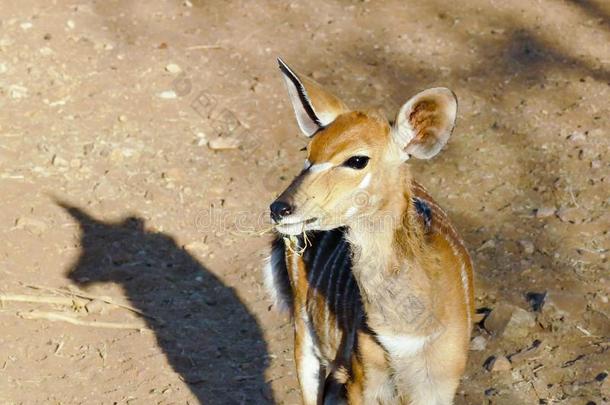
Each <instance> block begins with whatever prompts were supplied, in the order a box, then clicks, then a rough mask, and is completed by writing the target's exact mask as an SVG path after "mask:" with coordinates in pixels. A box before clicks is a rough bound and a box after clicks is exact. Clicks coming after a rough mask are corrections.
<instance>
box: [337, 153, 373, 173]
mask: <svg viewBox="0 0 610 405" xmlns="http://www.w3.org/2000/svg"><path fill="white" fill-rule="evenodd" d="M368 163H369V157H368V156H352V157H351V158H349V159H347V160H346V161H345V162H343V166H347V167H350V168H352V169H356V170H361V169H364V168H365V167H366V165H367V164H368Z"/></svg>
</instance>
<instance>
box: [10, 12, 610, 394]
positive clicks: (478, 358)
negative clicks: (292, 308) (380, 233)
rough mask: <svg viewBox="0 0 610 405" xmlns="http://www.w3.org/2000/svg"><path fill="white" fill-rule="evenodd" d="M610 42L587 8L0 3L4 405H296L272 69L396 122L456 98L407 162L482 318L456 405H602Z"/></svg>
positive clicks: (287, 139) (284, 174) (291, 163)
mask: <svg viewBox="0 0 610 405" xmlns="http://www.w3.org/2000/svg"><path fill="white" fill-rule="evenodd" d="M609 43H610V6H609V4H608V3H607V2H604V1H601V0H596V1H593V0H590V1H588V0H580V1H575V0H574V1H567V0H565V1H561V0H540V1H536V2H532V1H526V0H515V1H511V2H500V1H485V0H472V1H463V0H457V1H452V2H443V1H439V0H431V1H426V2H415V1H409V2H404V1H386V2H367V1H364V2H355V1H333V2H322V1H312V2H308V3H304V2H296V1H293V2H286V1H281V2H274V1H261V2H256V3H254V2H247V1H244V0H242V1H232V2H228V3H225V2H220V1H194V0H191V2H189V1H155V2H136V1H131V0H123V1H97V2H87V1H83V2H68V1H61V0H59V1H53V2H48V1H42V0H23V1H16V0H3V1H2V4H1V6H0V196H1V198H0V241H1V242H0V280H1V281H0V293H2V294H3V295H2V305H1V307H0V328H1V330H2V332H1V333H0V403H2V404H42V403H57V404H59V403H62V404H80V403H83V404H84V403H87V404H102V403H103V404H110V403H118V404H125V403H137V404H152V403H159V404H170V403H171V404H174V403H175V404H184V403H190V404H195V403H204V404H264V403H272V402H275V403H278V404H294V403H298V402H299V393H298V388H297V384H296V379H295V373H294V364H293V360H292V336H291V327H290V324H289V322H288V319H286V317H285V316H283V315H281V314H277V313H276V312H274V311H273V309H272V308H270V306H269V302H268V301H267V299H266V296H265V293H264V291H263V288H262V277H261V272H260V267H261V266H260V262H261V260H262V258H263V255H264V254H263V253H262V249H263V248H264V246H265V244H266V239H267V237H266V236H260V235H258V234H257V230H260V229H262V228H264V226H265V224H264V220H263V219H261V218H266V214H265V211H266V207H267V206H268V204H269V203H270V202H271V201H272V199H273V198H274V196H275V195H276V193H277V192H278V191H280V190H281V189H283V187H285V186H286V184H287V183H288V182H289V181H290V179H291V177H292V176H294V175H295V174H296V173H297V172H298V171H299V169H300V167H301V162H302V159H303V152H299V149H300V148H301V147H302V146H303V145H304V144H305V140H304V139H303V138H302V137H301V136H300V135H299V133H298V130H297V128H296V124H295V121H294V119H293V117H292V113H291V110H290V106H289V105H288V103H287V98H286V95H285V91H284V88H283V83H282V82H281V78H280V76H279V74H278V72H277V69H276V62H275V58H276V56H278V55H281V56H283V57H284V58H285V59H286V60H287V61H288V62H289V63H290V64H291V65H292V66H293V67H295V68H296V69H298V70H299V71H301V72H303V73H306V74H309V75H312V76H313V77H315V78H316V79H317V80H318V81H320V82H322V83H324V84H326V85H327V86H328V87H329V88H331V89H332V90H333V91H335V92H336V93H338V94H340V95H341V96H342V97H343V98H344V99H345V100H346V101H347V102H348V103H349V104H350V105H352V106H362V105H380V106H383V107H384V108H385V110H386V111H387V112H388V114H393V113H394V111H395V110H396V109H397V108H398V106H399V105H400V104H401V103H403V102H404V101H405V100H406V99H407V98H408V97H410V96H411V95H412V94H414V93H415V92H417V91H418V90H421V89H424V88H426V87H429V86H434V85H445V86H449V87H451V88H452V89H454V90H455V91H456V93H457V94H458V97H459V99H460V114H459V119H458V127H457V129H456V131H455V133H454V136H453V138H452V139H451V141H450V143H449V145H448V147H447V148H446V150H445V151H444V152H443V153H442V154H441V155H440V156H439V157H437V158H436V159H434V160H433V161H430V162H426V163H425V164H414V165H413V170H414V172H415V175H416V178H417V179H418V180H419V181H420V182H421V183H423V184H424V185H426V186H427V187H428V188H429V190H430V191H431V193H432V194H433V195H434V196H435V197H436V198H437V200H438V201H439V202H440V203H441V204H442V205H443V206H444V207H446V209H447V211H448V212H449V213H450V215H451V217H452V218H453V219H454V221H455V223H456V225H457V227H458V228H459V229H460V231H461V232H462V234H463V236H464V238H465V240H466V242H467V245H468V246H469V249H470V251H471V253H472V256H473V259H474V262H475V266H476V269H477V291H476V296H477V306H478V307H479V308H481V317H480V319H483V318H484V317H485V316H486V315H487V319H485V320H484V321H483V322H482V323H481V324H480V325H478V326H476V327H475V333H474V336H475V339H474V341H473V350H472V351H471V356H470V361H469V365H468V371H467V374H466V376H465V377H464V380H463V383H462V385H461V387H460V389H459V394H458V397H457V399H456V402H457V403H458V404H545V403H546V404H551V403H566V404H592V403H595V404H602V403H608V401H610V382H609V378H608V377H607V373H608V371H609V370H608V369H609V368H610V366H609V365H610V353H609V344H610V342H609V336H610V321H609V316H610V304H609V303H608V299H609V296H610V292H609V290H610V288H609V284H610V272H609V271H608V270H609V265H608V248H609V245H610V243H609V237H608V229H609V228H610V216H609V213H608V212H609V211H608V208H609V203H610V188H609V187H608V181H609V177H608V175H609V163H610V153H609V150H610V137H609V134H608V130H609V129H610V114H609V101H610V88H609V85H610V67H609V66H610V48H609V47H608V44H609ZM219 143H220V145H219ZM222 144H224V145H225V146H227V147H234V146H238V147H237V148H232V149H224V150H213V149H212V148H210V146H209V145H211V146H215V147H218V146H223V145H222ZM545 294H546V295H545ZM24 296H25V297H24ZM32 297H37V298H38V299H39V301H40V302H30V301H32V300H33V298H32ZM57 297H63V298H59V299H58V298H57ZM20 299H21V301H19V300H20ZM108 302H111V303H114V304H117V305H110V304H108ZM490 310H491V314H489V311H490ZM488 314H489V315H488ZM57 316H61V317H62V318H59V319H58V318H57ZM53 319H55V320H53ZM68 321H70V322H73V323H69V322H68ZM102 322H104V323H102ZM114 327H124V328H127V329H116V328H114ZM526 349H531V350H526ZM507 358H508V361H507ZM494 359H495V360H494Z"/></svg>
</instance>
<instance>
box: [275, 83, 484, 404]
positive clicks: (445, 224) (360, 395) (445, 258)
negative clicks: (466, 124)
mask: <svg viewBox="0 0 610 405" xmlns="http://www.w3.org/2000/svg"><path fill="white" fill-rule="evenodd" d="M312 89H313V93H315V98H316V100H319V99H331V97H330V96H328V97H327V96H324V95H323V90H321V87H319V85H316V86H315V87H312ZM321 92H322V93H321ZM333 97H334V96H333ZM413 100H414V101H413V102H410V104H409V103H407V104H405V107H404V108H403V109H401V111H404V113H405V114H407V115H406V116H407V117H408V118H407V119H408V123H407V124H408V125H406V126H405V127H403V128H401V127H400V126H398V128H397V127H394V128H390V126H389V124H388V122H387V120H386V118H385V117H383V116H382V115H381V114H380V113H378V112H376V111H366V112H363V111H353V112H345V111H341V112H338V111H337V108H336V106H335V107H333V108H334V109H333V111H331V113H332V114H335V115H336V116H335V117H334V120H333V122H332V123H331V124H329V125H328V126H326V127H324V128H320V130H319V131H318V132H317V133H316V135H315V136H313V138H312V141H311V142H310V144H309V145H308V147H307V150H308V160H309V163H310V164H311V165H313V166H312V167H313V168H317V169H316V170H314V169H312V170H305V171H304V172H303V173H301V175H300V176H299V177H298V178H297V179H296V180H295V181H294V182H293V183H292V184H291V185H290V186H289V187H288V189H287V190H286V191H285V192H284V193H283V194H282V195H281V196H280V197H279V198H278V200H281V201H282V202H285V203H288V204H290V206H291V208H292V209H291V214H290V217H291V219H292V222H287V224H289V225H293V224H299V223H301V224H302V229H303V230H308V229H315V230H327V229H333V228H336V227H340V226H346V227H347V228H348V229H349V230H348V233H347V237H348V240H349V242H350V246H351V248H352V252H353V258H352V261H353V267H352V273H353V275H354V277H355V279H356V281H357V284H358V287H359V290H360V294H361V297H362V303H363V306H364V311H365V314H366V318H367V328H368V329H365V330H359V331H358V334H357V346H356V347H355V350H354V352H353V353H352V355H351V360H350V362H349V370H347V369H346V368H345V364H335V363H334V360H335V356H336V354H337V353H338V352H339V351H340V349H341V347H340V346H341V342H343V337H344V336H343V333H344V331H343V330H340V329H338V328H337V327H336V322H335V319H334V314H332V313H330V311H329V305H327V303H326V302H325V298H324V297H323V296H322V295H318V294H317V293H315V292H314V287H313V286H310V285H308V282H307V277H306V273H307V269H306V268H305V266H306V265H305V262H304V261H303V259H302V258H300V257H298V256H295V255H294V254H293V253H292V252H290V251H288V250H287V251H286V257H287V267H288V272H289V275H290V278H291V284H292V285H293V288H294V308H293V313H294V314H295V324H294V326H295V354H296V357H297V370H298V371H299V373H305V372H311V370H310V369H311V364H315V361H314V360H312V357H309V358H308V359H304V358H299V356H302V355H306V354H303V353H302V350H301V347H302V345H303V342H305V341H306V340H307V339H310V340H312V341H315V345H316V350H318V352H317V354H316V356H315V358H317V360H318V361H320V367H321V368H326V370H327V372H329V373H336V374H333V375H335V376H336V381H338V382H339V383H344V382H345V388H346V392H347V396H348V403H350V404H369V403H381V404H398V403H405V404H407V403H410V404H416V405H423V404H450V403H451V402H452V399H453V395H454V393H455V390H456V388H457V385H458V383H459V379H460V376H461V375H462V373H463V372H464V368H465V364H466V356H467V350H468V342H469V338H470V328H471V325H470V323H471V319H472V310H473V308H474V296H473V285H472V283H473V276H472V263H471V261H470V257H469V255H468V252H467V250H466V248H465V247H464V245H463V243H462V240H461V239H460V237H459V235H458V234H457V232H456V231H455V229H454V228H453V227H452V226H451V224H450V222H449V220H448V219H447V217H446V215H445V214H444V212H443V211H442V210H441V209H440V208H439V207H438V205H437V204H436V203H435V202H434V200H433V199H432V198H431V197H430V196H429V195H428V193H427V192H426V191H425V189H424V188H423V187H422V186H421V185H419V184H418V183H416V182H414V181H413V180H412V178H411V175H410V173H409V170H408V167H407V166H406V165H404V164H402V160H404V159H405V155H404V153H402V151H404V150H407V152H409V153H410V150H413V151H415V152H416V153H417V154H418V155H419V156H420V157H422V158H429V157H431V156H433V155H434V154H436V153H437V152H438V151H439V150H440V148H441V147H442V146H443V145H444V144H445V143H446V141H447V139H448V137H449V135H450V133H451V131H452V129H453V122H454V120H455V115H456V108H457V105H456V104H455V96H454V95H453V93H451V92H450V91H449V90H447V89H431V90H428V91H426V92H422V93H420V95H418V96H416V97H415V98H414V99H413ZM293 102H295V101H294V100H293ZM318 105H320V104H319V103H318ZM341 108H344V105H342V104H341ZM316 111H317V112H320V108H316ZM399 121H400V117H399ZM400 123H401V122H398V124H400ZM403 123H404V122H403ZM403 131H406V132H403ZM404 142H407V144H404ZM409 142H410V143H409ZM418 144H422V145H425V146H424V149H418V146H417V145H418ZM353 156H366V157H368V158H370V159H369V161H368V165H366V166H365V167H364V168H362V169H354V168H349V167H346V166H345V165H344V162H346V161H347V159H349V158H350V157H353ZM360 194H365V197H366V198H365V200H364V202H361V203H360V202H359V200H357V197H358V196H359V195H360ZM414 198H418V199H419V201H420V202H421V203H422V204H425V205H426V206H427V207H429V210H430V212H431V221H430V220H429V219H426V218H424V220H422V214H421V212H418V210H417V208H416V206H415V204H414V203H413V199H414ZM427 222H429V223H427ZM286 226H287V225H284V224H282V223H280V224H278V229H279V230H280V231H281V229H286V230H291V232H293V231H294V229H295V228H294V227H292V228H288V227H286ZM282 227H284V228H282ZM295 277H296V279H295ZM307 361H308V362H309V363H307V364H308V365H309V367H310V369H309V370H308V369H303V368H301V367H300V365H302V364H305V363H304V362H307ZM346 371H349V375H348V376H346V375H345V372H346ZM322 377H324V376H322ZM301 382H302V388H303V394H304V401H305V403H307V404H310V403H311V404H314V403H316V402H315V400H314V398H313V397H312V393H317V395H318V396H317V398H318V400H320V398H321V396H322V395H324V394H323V393H321V392H319V390H318V388H316V387H313V386H311V380H308V383H307V382H306V383H305V384H303V380H302V379H301ZM308 384H309V385H308ZM310 391H311V392H310Z"/></svg>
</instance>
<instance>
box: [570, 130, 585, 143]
mask: <svg viewBox="0 0 610 405" xmlns="http://www.w3.org/2000/svg"><path fill="white" fill-rule="evenodd" d="M568 139H569V140H570V141H572V142H582V141H584V140H585V139H587V138H586V136H585V134H584V133H583V132H580V131H575V132H572V133H571V134H570V135H568Z"/></svg>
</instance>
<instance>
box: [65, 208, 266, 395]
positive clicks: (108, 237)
mask: <svg viewBox="0 0 610 405" xmlns="http://www.w3.org/2000/svg"><path fill="white" fill-rule="evenodd" d="M59 205H60V206H62V207H63V208H64V209H65V210H66V211H67V212H68V213H69V214H70V215H71V216H72V217H73V218H74V219H75V220H76V221H77V222H78V223H79V225H80V229H81V242H80V245H81V249H82V252H81V255H80V257H79V258H78V259H77V261H76V262H75V264H74V265H73V266H72V268H71V269H70V271H69V273H68V277H69V278H70V279H71V280H73V281H75V282H76V283H77V284H78V285H80V286H84V287H85V286H87V285H91V284H93V283H117V284H120V285H121V286H122V287H123V289H124V291H125V294H126V296H127V297H128V298H129V300H130V302H131V304H132V305H133V306H134V307H136V308H138V309H139V310H141V311H142V312H144V313H145V314H148V315H150V316H151V317H152V318H153V319H146V322H147V324H148V326H149V328H151V329H152V330H153V331H154V333H155V335H156V339H157V342H158V344H159V347H161V349H162V350H163V352H164V353H165V355H166V356H167V359H168V362H169V363H170V364H171V366H172V367H173V369H174V370H175V371H176V372H177V373H178V374H179V375H180V377H181V379H183V380H184V381H185V382H186V383H187V384H188V386H189V388H190V389H191V391H192V393H193V394H194V395H195V396H196V397H197V398H198V399H199V401H200V402H201V403H205V404H223V405H224V404H244V403H257V404H264V403H272V402H273V400H272V394H271V390H270V388H269V387H268V386H267V384H266V382H265V379H264V372H265V369H266V367H267V348H266V344H265V342H264V340H263V336H262V333H261V330H260V328H259V325H258V323H257V321H256V320H255V318H254V317H253V315H252V314H251V313H250V312H249V311H248V309H247V308H246V306H245V305H244V304H243V303H242V302H241V301H240V299H239V298H238V297H237V296H236V294H235V293H234V291H233V289H232V288H230V287H227V286H225V285H224V284H223V283H222V282H221V281H220V280H218V279H217V278H216V277H215V276H214V275H213V274H212V273H211V272H210V271H209V270H207V269H206V268H205V267H204V266H203V265H202V264H201V263H199V262H198V261H197V260H196V259H195V258H193V257H192V256H191V255H189V254H188V253H187V252H186V251H185V250H184V249H182V248H181V247H179V246H178V245H177V244H176V242H175V241H174V240H173V238H172V237H170V236H168V235H165V234H163V233H158V232H151V231H147V230H146V229H145V227H144V220H143V219H142V218H138V217H128V218H125V219H123V220H122V221H119V222H102V221H99V220H96V219H95V218H93V217H91V216H90V215H88V214H87V213H86V212H85V211H83V210H81V209H80V208H77V207H74V206H70V205H68V204H65V203H59Z"/></svg>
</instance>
